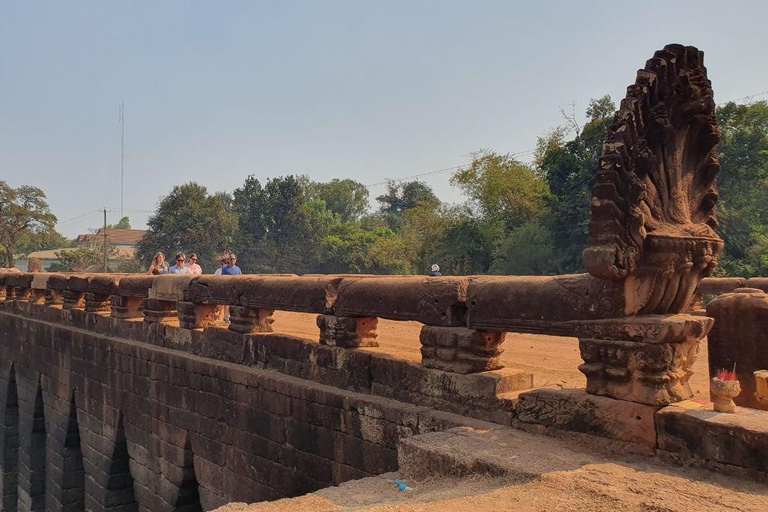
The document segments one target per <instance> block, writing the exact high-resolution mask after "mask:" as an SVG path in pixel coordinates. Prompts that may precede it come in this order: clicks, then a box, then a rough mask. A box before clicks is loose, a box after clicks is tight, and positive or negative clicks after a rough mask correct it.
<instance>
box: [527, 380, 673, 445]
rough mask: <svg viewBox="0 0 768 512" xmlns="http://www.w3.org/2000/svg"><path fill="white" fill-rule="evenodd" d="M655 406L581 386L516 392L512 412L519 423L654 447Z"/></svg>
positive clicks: (656, 408)
mask: <svg viewBox="0 0 768 512" xmlns="http://www.w3.org/2000/svg"><path fill="white" fill-rule="evenodd" d="M659 409H660V407H656V406H649V405H642V404H638V403H634V402H629V401H626V400H615V399H612V398H608V397H602V396H595V395H590V394H588V393H586V392H585V391H584V390H581V389H536V390H533V391H527V392H525V393H521V394H520V397H519V399H518V402H517V406H516V407H515V412H516V413H517V416H516V419H517V420H518V421H521V422H523V423H531V424H537V425H544V426H545V427H552V428H556V429H560V430H568V431H573V432H583V433H585V434H590V435H597V436H601V437H607V438H610V439H616V440H618V441H624V442H628V443H639V444H643V445H646V446H649V447H655V446H656V425H655V423H654V418H653V416H654V414H655V413H656V411H658V410H659Z"/></svg>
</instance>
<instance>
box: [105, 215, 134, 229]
mask: <svg viewBox="0 0 768 512" xmlns="http://www.w3.org/2000/svg"><path fill="white" fill-rule="evenodd" d="M107 229H131V221H130V219H129V218H128V217H123V218H122V219H120V221H119V222H118V223H117V224H108V225H107Z"/></svg>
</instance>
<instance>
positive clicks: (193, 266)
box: [187, 252, 203, 275]
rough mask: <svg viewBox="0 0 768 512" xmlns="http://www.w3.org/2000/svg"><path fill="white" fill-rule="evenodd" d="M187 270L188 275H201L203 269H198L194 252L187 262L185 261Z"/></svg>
mask: <svg viewBox="0 0 768 512" xmlns="http://www.w3.org/2000/svg"><path fill="white" fill-rule="evenodd" d="M187 268H188V269H189V273H190V274H198V275H199V274H202V273H203V269H202V268H200V265H198V264H197V254H195V253H194V252H193V253H192V254H190V255H189V260H187Z"/></svg>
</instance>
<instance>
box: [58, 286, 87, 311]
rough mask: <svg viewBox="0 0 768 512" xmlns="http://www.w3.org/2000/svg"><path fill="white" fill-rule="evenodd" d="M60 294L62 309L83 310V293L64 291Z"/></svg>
mask: <svg viewBox="0 0 768 512" xmlns="http://www.w3.org/2000/svg"><path fill="white" fill-rule="evenodd" d="M61 294H62V295H63V296H64V303H63V305H62V308H63V309H83V308H84V307H85V293H83V292H75V291H72V290H64V291H62V292H61Z"/></svg>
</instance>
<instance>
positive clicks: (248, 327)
mask: <svg viewBox="0 0 768 512" xmlns="http://www.w3.org/2000/svg"><path fill="white" fill-rule="evenodd" d="M274 312H275V310H274V309H254V308H249V307H247V306H230V307H229V321H230V324H229V330H230V331H234V332H237V333H240V334H253V333H257V332H272V322H274V321H275V320H274V318H272V314H273V313H274Z"/></svg>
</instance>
